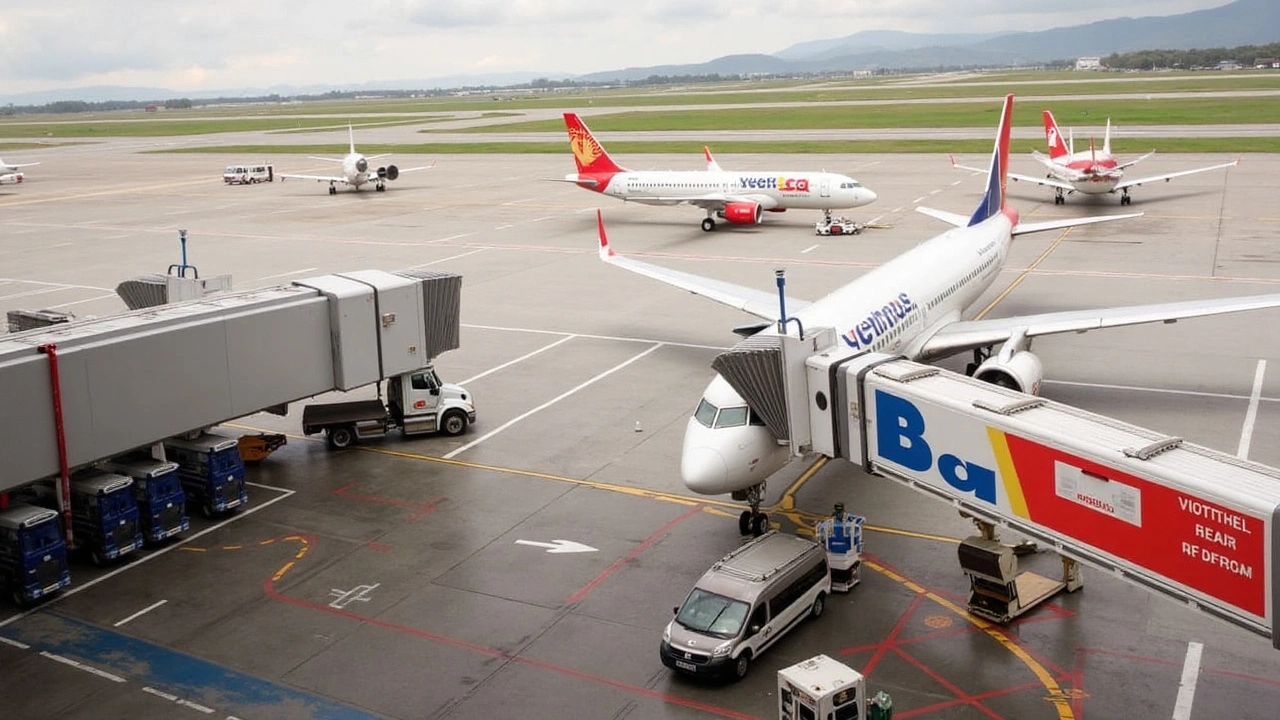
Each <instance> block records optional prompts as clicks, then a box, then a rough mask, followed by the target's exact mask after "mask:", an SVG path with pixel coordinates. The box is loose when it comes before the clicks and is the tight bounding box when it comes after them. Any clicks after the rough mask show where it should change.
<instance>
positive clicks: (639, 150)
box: [149, 137, 1280, 162]
mask: <svg viewBox="0 0 1280 720" xmlns="http://www.w3.org/2000/svg"><path fill="white" fill-rule="evenodd" d="M1077 142H1078V140H1077ZM1123 144H1124V145H1126V146H1132V147H1125V148H1122V149H1121V151H1120V154H1121V155H1127V154H1134V155H1137V154H1139V153H1143V152H1147V151H1148V150H1153V149H1154V150H1157V151H1159V152H1164V153H1274V152H1280V141H1277V139H1276V138H1269V137H1239V138H1150V139H1143V140H1126V141H1125V142H1124V143H1123ZM703 145H704V143H701V142H671V141H655V142H630V141H623V142H610V143H609V153H610V154H611V155H613V156H614V157H615V158H616V159H618V160H619V162H623V160H622V158H623V157H625V156H626V155H648V154H655V153H672V154H689V155H693V156H701V155H702V147H703ZM1043 146H1044V143H1043V142H1032V141H1030V140H1014V141H1013V142H1012V146H1011V147H1012V151H1013V152H1030V151H1032V150H1040V151H1043V150H1044V147H1043ZM712 149H713V150H714V151H715V152H716V153H717V154H730V153H733V154H750V153H763V154H785V155H793V154H833V155H839V154H845V153H849V154H854V153H942V154H947V153H989V152H991V141H990V140H815V141H804V142H796V141H787V140H778V141H773V142H768V141H766V142H736V141H730V142H720V143H716V144H715V145H714V146H713V147H712ZM360 150H361V152H365V153H369V154H379V153H399V154H409V155H479V154H511V155H526V154H537V153H552V154H563V155H565V156H566V162H567V161H568V157H567V156H568V154H569V144H568V141H567V140H566V141H565V142H529V143H518V142H493V143H419V144H405V145H368V146H364V145H362V146H361V147H360ZM149 152H153V153H228V154H240V155H253V156H263V155H315V154H318V153H332V152H333V146H332V145H217V146H208V147H192V148H181V149H173V150H152V151H149Z"/></svg>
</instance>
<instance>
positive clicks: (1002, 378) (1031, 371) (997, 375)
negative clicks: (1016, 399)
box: [973, 350, 1044, 395]
mask: <svg viewBox="0 0 1280 720" xmlns="http://www.w3.org/2000/svg"><path fill="white" fill-rule="evenodd" d="M973 376H974V377H975V378H977V379H978V380H981V381H983V382H988V383H991V384H992V385H999V386H1000V387H1006V388H1009V389H1010V390H1017V391H1018V392H1024V393H1027V394H1028V395H1039V394H1040V382H1041V381H1042V380H1044V366H1043V365H1042V364H1041V363H1040V358H1039V357H1037V356H1036V355H1035V354H1034V353H1031V352H1029V351H1027V350H1015V351H1013V352H1011V353H1005V352H1003V351H1002V352H1001V353H1000V354H999V355H996V356H994V357H991V358H988V359H987V360H986V362H984V363H982V364H981V365H979V366H978V369H977V370H976V371H974V373H973Z"/></svg>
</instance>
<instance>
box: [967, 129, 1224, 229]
mask: <svg viewBox="0 0 1280 720" xmlns="http://www.w3.org/2000/svg"><path fill="white" fill-rule="evenodd" d="M1043 115H1044V139H1045V143H1046V144H1047V145H1048V146H1049V154H1048V156H1046V155H1044V154H1043V153H1040V152H1036V151H1032V153H1031V154H1032V156H1034V157H1035V159H1036V160H1039V161H1040V162H1041V163H1042V164H1044V166H1045V167H1046V168H1047V169H1048V170H1049V175H1048V176H1047V177H1045V178H1037V177H1030V176H1028V175H1018V174H1017V173H1009V177H1010V178H1011V179H1013V180H1025V181H1027V182H1033V183H1036V184H1037V185H1045V186H1047V187H1051V188H1053V189H1054V195H1053V204H1054V205H1062V204H1063V203H1065V202H1066V201H1067V199H1066V197H1065V193H1073V192H1080V193H1083V194H1085V195H1101V194H1103V193H1115V192H1116V191H1119V192H1120V204H1121V205H1129V204H1130V203H1132V202H1133V198H1131V197H1130V196H1129V188H1131V187H1137V186H1139V185H1142V184H1144V183H1153V182H1159V181H1161V180H1163V181H1165V182H1169V181H1170V180H1172V179H1174V178H1176V177H1182V176H1183V175H1194V174H1196V173H1202V172H1208V171H1210V170H1221V169H1222V168H1228V167H1231V166H1233V165H1235V164H1236V163H1238V162H1240V161H1239V159H1236V160H1232V161H1231V162H1229V163H1222V164H1221V165H1210V166H1209V167H1202V168H1196V169H1194V170H1180V171H1178V172H1172V173H1165V174H1164V175H1153V176H1151V177H1145V178H1138V179H1135V180H1125V179H1124V170H1125V168H1128V167H1131V166H1133V165H1137V164H1138V163H1140V162H1142V161H1143V160H1146V159H1147V158H1149V157H1151V156H1152V155H1155V152H1156V151H1155V150H1152V151H1151V152H1149V153H1147V154H1146V155H1142V156H1141V157H1137V158H1134V159H1133V160H1129V161H1128V162H1120V161H1119V160H1117V159H1116V158H1115V157H1113V156H1112V155H1111V118H1107V130H1106V134H1105V135H1103V136H1102V150H1098V149H1097V147H1095V146H1094V143H1093V140H1092V139H1090V140H1089V150H1088V151H1087V152H1086V151H1081V152H1076V151H1075V142H1074V141H1073V140H1072V139H1071V138H1070V137H1068V138H1067V139H1063V137H1062V133H1061V132H1060V131H1059V130H1058V123H1057V122H1056V121H1055V120H1054V119H1053V113H1051V112H1049V111H1048V110H1045V111H1044V113H1043ZM951 164H952V165H953V166H955V167H957V168H960V169H961V170H971V171H973V172H983V170H982V169H981V168H972V167H965V166H963V165H960V164H957V163H956V160H955V158H951Z"/></svg>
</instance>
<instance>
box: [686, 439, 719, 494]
mask: <svg viewBox="0 0 1280 720" xmlns="http://www.w3.org/2000/svg"><path fill="white" fill-rule="evenodd" d="M680 477H681V478H682V479H683V480H684V485H685V487H687V488H689V489H690V490H692V491H693V492H696V493H698V494H699V495H720V494H723V493H725V492H728V491H727V490H725V489H724V488H725V485H726V484H727V482H728V479H729V466H728V465H727V464H726V463H725V461H724V456H723V455H721V454H720V452H719V451H718V450H713V449H712V448H709V447H695V448H689V449H687V450H685V451H684V452H683V453H681V455H680Z"/></svg>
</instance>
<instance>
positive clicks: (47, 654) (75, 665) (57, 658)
mask: <svg viewBox="0 0 1280 720" xmlns="http://www.w3.org/2000/svg"><path fill="white" fill-rule="evenodd" d="M40 654H41V655H42V656H44V657H47V658H49V659H50V660H53V661H55V662H60V663H62V664H63V665H70V666H71V667H73V668H75V669H77V670H83V671H85V672H87V673H91V674H93V675H97V676H98V677H100V678H106V679H108V680H110V681H111V682H118V683H122V682H124V678H122V677H120V676H119V675H112V674H111V673H109V672H106V671H105V670H99V669H98V668H96V667H93V666H92V665H85V664H84V663H82V662H78V661H76V660H72V659H71V658H68V657H62V656H61V655H54V654H53V653H51V652H46V651H44V650H41V651H40Z"/></svg>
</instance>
